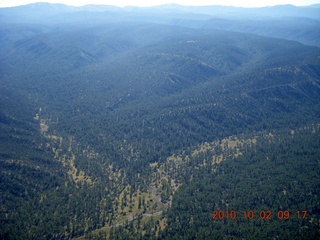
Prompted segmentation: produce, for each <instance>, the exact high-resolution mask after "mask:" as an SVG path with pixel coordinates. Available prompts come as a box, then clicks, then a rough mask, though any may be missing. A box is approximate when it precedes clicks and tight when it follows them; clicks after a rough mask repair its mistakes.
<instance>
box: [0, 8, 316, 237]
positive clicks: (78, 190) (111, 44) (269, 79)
mask: <svg viewBox="0 0 320 240" xmlns="http://www.w3.org/2000/svg"><path fill="white" fill-rule="evenodd" d="M28 7H32V6H28ZM28 7H27V8H24V7H21V9H20V10H19V9H15V8H14V9H11V10H8V9H4V10H3V9H1V11H0V12H1V14H2V16H5V18H6V22H3V23H1V26H0V31H1V33H2V34H3V35H1V40H0V41H1V43H2V44H1V45H0V53H1V54H0V55H1V57H0V66H1V67H0V68H1V71H0V83H1V84H0V128H1V129H0V130H1V136H0V138H1V146H0V167H1V173H0V178H1V184H0V191H1V199H0V204H1V205H0V213H1V216H0V217H1V223H0V224H1V228H0V236H1V238H13V239H32V238H37V239H70V238H75V237H79V236H84V235H86V236H91V237H93V235H90V234H92V231H94V230H96V229H100V230H101V231H102V232H104V234H105V235H104V236H105V238H106V237H110V238H123V239H128V238H130V237H131V238H132V237H133V238H148V239H150V238H153V239H156V238H161V236H162V237H170V238H171V237H176V238H188V237H189V238H195V237H197V236H199V237H201V238H205V233H204V232H205V231H206V230H208V231H209V232H210V233H215V234H217V235H219V236H222V235H224V236H228V237H229V236H230V237H234V238H235V237H236V236H235V234H234V233H230V232H228V230H227V229H226V228H225V227H224V226H222V224H216V225H217V226H216V227H214V226H211V225H210V223H211V222H207V223H206V219H207V220H208V221H209V220H210V221H211V219H210V218H211V216H210V213H209V214H207V213H208V211H209V210H208V208H206V207H207V206H209V205H210V203H209V200H208V199H207V198H206V200H205V201H204V202H203V204H202V205H201V206H202V207H200V208H199V206H198V203H196V202H194V201H199V202H200V200H199V199H200V198H201V197H203V196H204V195H205V196H208V197H210V198H211V193H209V192H210V191H211V190H217V191H218V190H219V191H223V192H225V194H227V195H228V196H229V195H230V194H231V193H230V191H231V190H232V189H233V188H232V187H230V186H233V185H232V184H235V182H234V181H235V180H234V179H237V182H239V192H241V191H242V190H243V191H247V188H246V185H247V184H248V181H249V180H248V181H246V179H245V177H243V176H244V175H245V172H247V171H251V170H254V169H259V171H260V170H261V171H262V172H266V171H267V170H268V168H266V167H265V165H268V164H273V165H272V166H274V165H275V162H273V160H274V158H275V159H277V158H276V157H275V153H279V154H282V153H283V152H284V153H283V158H281V159H280V160H281V161H282V162H283V163H284V166H286V167H288V169H291V168H294V169H295V170H296V169H297V168H298V166H304V167H305V168H306V169H307V171H308V172H310V176H308V175H306V174H301V175H299V176H301V177H302V176H303V177H305V183H306V184H307V185H308V188H307V189H310V188H314V189H315V193H314V194H315V195H314V198H312V199H313V200H312V204H313V205H315V204H317V203H316V200H315V199H316V195H317V194H318V190H319V189H318V188H317V181H316V180H315V179H314V176H315V175H316V173H317V171H318V165H316V164H314V163H315V162H314V161H315V159H316V158H315V157H314V156H316V153H317V151H318V148H317V143H318V142H317V141H316V139H317V137H318V135H319V134H318V129H316V130H314V131H313V130H310V129H313V128H314V126H318V123H319V118H320V105H319V103H320V78H319V76H320V62H319V61H320V58H319V56H320V49H319V48H318V47H311V46H306V45H303V44H301V43H298V42H293V41H288V40H284V39H277V38H269V37H263V36H258V35H255V34H248V33H239V32H234V31H236V29H235V27H234V26H232V27H231V28H230V29H229V30H232V31H224V30H214V29H204V28H201V26H202V25H203V24H205V23H207V22H206V21H208V20H209V19H211V18H212V16H213V15H210V14H209V13H208V12H206V13H205V12H203V11H205V9H202V10H201V9H197V11H198V10H199V11H200V10H201V11H200V12H196V10H192V11H191V10H190V9H189V10H188V8H187V10H186V9H184V8H182V7H180V6H162V7H159V8H160V10H157V8H150V9H144V8H142V9H140V8H138V9H136V8H132V9H131V8H130V9H121V10H119V9H118V8H116V9H110V8H109V7H106V9H105V10H104V11H98V10H97V8H96V7H95V6H87V7H84V8H83V9H82V8H80V9H78V8H76V9H74V8H69V7H66V6H61V5H50V4H49V5H48V4H40V5H34V6H33V7H34V8H35V9H40V8H38V7H41V8H44V9H47V10H48V12H50V14H51V15H50V17H48V19H46V20H44V19H43V18H42V16H41V14H39V15H38V16H36V18H37V19H38V20H39V19H43V21H42V22H41V24H40V22H38V23H37V24H35V22H37V21H38V20H37V19H32V18H28V10H27V9H28ZM34 8H32V11H33V10H34ZM167 8H168V9H167ZM175 8H177V9H178V10H174V9H175ZM284 8H286V7H284ZM289 8H291V7H289ZM81 9H82V10H84V9H85V11H82V10H81ZM212 9H216V8H212ZM80 10H81V11H80ZM232 10H235V9H232ZM238 10H239V9H238ZM273 10H274V9H273ZM296 10H297V11H298V12H300V10H301V9H300V8H297V9H296ZM10 11H18V12H19V11H25V12H24V13H25V17H27V18H28V21H24V22H21V20H19V19H18V18H17V19H15V20H14V21H15V22H14V21H13V20H10V19H9V18H8V17H7V16H6V15H5V13H6V12H7V13H8V12H10ZM158 11H159V12H158ZM188 11H191V12H192V14H189V13H188ZM228 11H230V9H229V8H228V9H226V12H227V13H225V16H226V15H228V14H229V13H228ZM239 11H240V10H239ZM261 11H262V10H261ZM263 11H267V10H266V9H264V10H263ZM312 11H315V10H314V9H312ZM43 12H44V13H45V12H46V11H45V10H43ZM258 12H259V11H258ZM175 13H176V14H175ZM240 13H241V11H240V12H239V15H241V14H240ZM208 14H209V15H208ZM212 14H213V13H212ZM265 14H271V15H272V14H274V13H272V11H271V12H268V11H267V13H265ZM277 14H279V13H277ZM299 14H300V13H299ZM61 16H64V18H61ZM67 16H70V18H69V19H68V20H64V19H65V18H66V17H67ZM84 16H85V17H84ZM135 16H138V17H139V18H138V19H135V20H133V18H134V17H135ZM182 16H183V18H184V19H182V18H180V17H182ZM82 17H84V18H82ZM238 17H239V16H238ZM88 19H91V20H90V21H87V20H88ZM110 19H112V21H111V20H110ZM177 19H180V20H181V21H180V20H179V21H176V20H177ZM185 19H186V21H185ZM294 19H295V20H294V21H296V19H297V18H294ZM97 20H100V21H97ZM213 21H216V20H213ZM230 21H231V22H232V21H234V19H231V20H230ZM312 21H313V23H312V24H314V23H315V22H316V20H312ZM289 22H291V20H288V22H286V23H285V25H286V24H288V25H290V24H289ZM306 22H309V19H308V20H306ZM160 23H161V24H160ZM165 23H166V24H165ZM186 23H192V25H191V26H185V25H186ZM233 23H234V22H233ZM264 23H265V24H266V25H267V24H269V23H270V19H269V20H266V22H264ZM246 24H247V22H246V21H243V22H241V23H240V25H241V26H248V25H246ZM312 24H311V25H312ZM231 25H232V24H231ZM240 25H239V26H240ZM220 26H222V25H220ZM301 26H302V25H301ZM301 26H299V25H297V26H296V27H297V29H300V30H301V31H303V30H302V29H301ZM225 28H228V26H224V27H223V29H225ZM232 28H233V29H232ZM239 28H240V27H239ZM285 28H286V27H285ZM262 29H263V27H262ZM275 29H278V27H277V26H275ZM312 29H313V27H311V28H310V29H309V30H310V31H312ZM309 30H308V31H309ZM250 31H251V30H250ZM261 31H262V30H261ZM261 31H260V30H258V31H256V32H255V33H257V34H258V33H259V32H260V33H261ZM263 31H264V30H263ZM276 31H278V30H276ZM289 32H292V31H291V30H290V31H289ZM272 33H274V30H272V31H270V32H269V33H268V34H272ZM278 36H279V35H278ZM275 37H277V36H275ZM310 38H312V39H313V41H316V38H315V36H314V35H310ZM306 126H309V128H310V129H309V128H308V127H306ZM310 126H313V127H310ZM304 128H308V131H305V132H304V131H303V129H304ZM301 129H302V130H301ZM300 130H301V131H300ZM309 130H310V131H309ZM292 131H294V132H297V134H296V135H294V134H291V133H292ZM270 132H273V133H274V135H275V136H277V137H274V138H273V139H272V140H270V139H269V140H270V141H269V140H268V137H265V135H266V134H268V133H270ZM288 132H289V133H290V134H291V135H292V139H291V138H290V136H291V135H290V134H289V135H288V134H287V133H288ZM298 133H299V134H298ZM256 135H257V136H260V139H262V140H261V142H259V143H258V145H257V146H256V147H252V146H248V145H246V144H244V143H246V142H247V140H243V141H235V140H233V141H231V142H232V144H233V145H234V146H237V145H238V147H239V151H240V148H241V152H242V154H243V156H242V157H241V156H240V155H241V154H240V153H239V152H238V150H235V147H233V150H232V149H228V148H224V147H223V144H222V143H224V142H225V141H229V142H230V138H231V137H230V136H233V137H234V136H237V137H238V138H240V137H241V136H249V137H248V138H254V136H256ZM288 136H289V137H288ZM295 137H297V139H295ZM312 139H313V140H312ZM278 140H279V141H278ZM291 140H292V141H291ZM300 140H301V141H303V143H302V144H301V145H300V146H299V144H297V143H298V142H299V141H300ZM268 141H269V142H268ZM310 141H312V144H311V143H310ZM206 142H210V143H212V144H211V145H215V144H216V145H215V146H216V148H215V150H214V151H217V152H215V153H214V154H215V155H216V156H215V157H216V158H215V159H216V160H217V161H218V163H220V162H221V161H225V163H223V164H221V167H219V168H216V166H215V169H216V170H215V169H211V167H212V164H209V163H206V161H207V160H208V158H206V157H203V155H201V154H200V155H197V154H196V153H197V152H202V151H203V150H201V149H203V146H207V145H208V144H207V143H206ZM209 145H210V144H209ZM201 146H202V147H201ZM199 148H200V150H199ZM283 149H284V150H283ZM312 149H315V150H312ZM273 150H275V151H274V152H273ZM203 152H204V153H205V155H206V154H207V155H208V156H209V155H210V154H211V155H212V152H210V151H209V150H208V151H207V152H206V151H203ZM193 153H194V154H193ZM303 153H305V158H306V159H310V161H311V163H312V164H313V168H312V167H310V166H309V165H308V166H306V165H305V162H303V161H304V159H305V158H303V157H301V156H302V155H303ZM265 154H267V155H268V156H269V155H270V156H271V157H272V158H271V157H270V159H271V160H270V159H266V158H264V157H261V156H267V155H265ZM231 156H233V157H238V158H237V159H236V161H235V162H232V159H230V158H232V157H231ZM291 158H296V159H297V161H296V162H295V163H294V165H290V162H289V160H288V159H291ZM182 159H184V160H183V161H182ZM188 159H189V160H190V159H191V160H190V161H189V160H188ZM203 159H207V160H205V161H204V160H203ZM254 159H256V160H254ZM269 160H270V161H269ZM306 161H308V160H306ZM181 166H182V168H180V167H181ZM230 166H231V167H230ZM236 169H238V170H236ZM283 169H284V168H283V167H281V168H279V171H280V170H281V171H283ZM213 170H214V171H217V172H218V173H219V174H213V175H212V171H213ZM257 171H258V170H257ZM232 174H238V176H239V178H237V177H233V178H232V177H230V176H232ZM240 175H241V177H240ZM295 175H298V174H296V173H295V172H294V171H293V172H292V173H291V172H290V174H289V173H288V174H285V175H284V176H287V177H288V179H289V180H288V181H291V180H292V178H293V176H295ZM201 176H203V177H201ZM263 176H265V177H266V179H267V180H266V184H267V185H268V184H270V185H271V186H270V195H269V198H272V201H270V208H272V209H277V208H279V207H280V206H279V204H278V202H277V201H278V200H279V199H278V198H277V196H276V193H275V191H278V189H277V187H276V184H273V183H275V182H277V181H278V180H277V179H279V178H280V176H279V174H278V173H277V169H276V168H275V169H272V171H270V172H269V173H265V175H263ZM228 179H230V180H228ZM238 180H239V181H238ZM251 180H252V181H251V182H250V181H249V183H250V184H252V185H255V184H256V183H257V182H256V181H258V180H259V179H256V180H255V179H251ZM261 181H262V180H260V182H261ZM209 183H210V184H212V186H211V185H209ZM216 183H217V184H216ZM287 183H288V184H289V185H290V184H291V183H289V182H287ZM223 184H225V185H226V187H225V188H226V189H225V190H221V188H223V186H224V185H223ZM259 184H260V183H259ZM290 186H291V185H290ZM309 186H310V187H309ZM292 187H293V188H294V189H295V190H294V191H295V192H297V191H299V189H300V190H301V188H302V185H297V186H296V185H295V186H292ZM196 189H202V190H201V191H200V192H197V190H196ZM255 189H256V190H257V191H259V188H258V187H257V188H255ZM304 190H305V191H309V190H306V189H304ZM304 190H303V191H304ZM257 191H256V192H255V193H254V194H255V196H256V195H257V194H258V193H257ZM186 193H190V195H188V194H186ZM237 193H238V192H237ZM304 193H305V194H307V193H306V192H304ZM223 194H224V193H223ZM186 195H188V196H186ZM238 195H239V194H238ZM312 196H313V195H312ZM238 197H239V196H234V197H232V198H230V201H231V202H230V203H232V204H234V206H235V207H237V208H238V209H239V210H241V209H240V208H241V207H242V205H239V204H238V203H239V201H240V200H239V198H238ZM184 199H190V201H191V202H192V204H193V205H190V207H191V208H192V211H194V216H195V218H194V225H193V224H191V222H192V221H193V220H192V221H191V220H190V217H192V216H191V215H189V216H188V214H187V212H188V211H189V210H190V209H189V208H188V207H187V206H185V202H184ZM212 199H214V200H215V203H217V204H218V205H217V206H220V207H221V208H222V207H223V206H224V205H219V201H220V202H221V201H222V200H223V201H225V199H224V198H221V197H220V196H219V195H215V196H212ZM266 199H267V197H266ZM295 199H296V201H297V202H298V203H295V202H294V199H293V200H292V201H291V200H290V201H289V200H286V201H287V202H286V203H288V201H289V202H290V203H292V204H293V206H296V207H297V208H298V207H299V208H300V206H302V205H303V204H305V205H306V206H308V209H309V208H312V206H313V205H312V204H310V203H308V202H306V201H304V200H303V199H301V198H300V197H298V198H295ZM260 200H261V199H259V201H258V200H257V201H256V202H255V203H254V204H256V205H250V204H249V203H250V201H249V200H248V198H247V199H246V200H245V202H248V204H249V205H247V206H246V207H247V208H248V210H249V208H250V207H254V206H255V207H256V209H255V210H257V211H258V210H261V209H260V208H261V207H262V206H263V205H261V204H262V203H263V202H262V200H261V201H260ZM240 202H241V201H240ZM252 204H253V203H252ZM281 204H282V203H281ZM311 205H312V206H311ZM171 206H172V208H171V209H170V207H171ZM210 206H211V205H210ZM181 208H183V209H181ZM281 209H282V208H281ZM180 210H181V211H180ZM211 210H213V209H211ZM242 210H244V209H242ZM295 210H299V209H295ZM177 211H180V213H181V219H179V222H181V224H183V225H181V226H180V225H179V224H180V223H179V222H178V221H176V220H177V219H176V218H175V215H176V212H177ZM190 211H191V210H190ZM192 211H191V212H192ZM314 211H315V212H316V210H314ZM166 212H167V213H168V214H167V213H166ZM30 213H32V214H30ZM176 216H178V215H176ZM179 216H180V215H179ZM207 217H208V218H207ZM149 218H150V221H149V220H147V219H149ZM155 219H156V220H155ZM311 220H312V219H310V218H308V221H311ZM158 221H159V222H158ZM129 222H130V224H131V225H129ZM165 223H167V225H166V224H165ZM202 223H203V224H202ZM190 224H191V225H190ZM230 224H231V223H230ZM257 224H260V223H256V222H255V223H253V224H251V225H250V226H249V227H248V226H247V227H246V226H245V225H242V224H238V223H234V224H233V223H232V224H231V225H232V226H241V228H243V229H244V230H243V231H244V232H250V233H251V232H252V233H255V234H261V232H259V231H257V230H255V229H257ZM273 224H275V222H272V223H270V225H266V226H268V229H269V227H270V228H271V227H272V226H273ZM297 224H298V222H297V221H294V223H293V224H292V225H290V228H291V227H295V226H297ZM121 226H129V227H127V228H126V229H123V228H121ZM165 226H167V227H165ZM188 226H189V227H190V229H189V230H187V229H188ZM281 226H285V224H284V225H281ZM303 226H305V227H310V228H311V227H312V229H313V227H315V225H312V224H308V223H305V222H303ZM196 227H197V228H202V230H200V231H199V235H197V234H198V233H197V231H196V230H195V228H196ZM249 228H252V229H251V230H250V229H249ZM179 229H180V230H179ZM219 229H220V230H219ZM284 231H285V230H284ZM265 233H266V234H267V235H268V234H269V235H272V232H271V231H269V230H266V232H265ZM314 233H317V232H316V231H313V230H312V233H310V234H311V235H310V236H313V235H312V234H314ZM279 234H281V229H280V228H277V233H276V234H273V235H272V236H273V237H276V236H277V235H279ZM302 234H304V232H303V233H302ZM284 235H285V236H289V235H288V234H287V235H286V234H284ZM242 236H246V237H247V236H248V234H247V235H246V234H243V235H242ZM261 236H266V235H261ZM100 238H102V237H100Z"/></svg>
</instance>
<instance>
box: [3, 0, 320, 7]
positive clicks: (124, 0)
mask: <svg viewBox="0 0 320 240" xmlns="http://www.w3.org/2000/svg"><path fill="white" fill-rule="evenodd" d="M34 2H51V3H64V4H67V5H71V6H83V5H86V4H105V5H115V6H155V5H161V4H167V3H176V4H181V5H193V6H197V5H224V6H237V7H263V6H273V5H279V4H293V5H296V6H303V5H311V4H315V3H320V0H253V1H252V0H250V1H248V0H247V1H243V0H131V1H130V0H38V1H37V0H0V7H11V6H18V5H25V4H28V3H34Z"/></svg>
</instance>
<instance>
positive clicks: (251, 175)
mask: <svg viewBox="0 0 320 240" xmlns="http://www.w3.org/2000/svg"><path fill="white" fill-rule="evenodd" d="M311 131H313V130H312V129H305V130H299V131H298V133H296V134H295V135H294V136H292V135H290V134H286V133H283V132H282V133H278V134H277V135H274V136H273V138H272V140H271V141H270V137H266V136H264V135H258V138H257V139H258V142H257V144H256V145H255V146H254V148H248V149H247V151H246V152H244V154H243V155H242V156H240V157H237V158H234V159H229V160H227V161H225V162H223V163H221V164H220V165H219V166H218V169H217V172H216V173H213V172H212V171H211V169H212V166H210V165H208V166H207V167H204V168H201V169H199V170H194V169H190V172H191V173H193V178H192V180H189V181H187V182H185V183H184V184H183V185H182V187H181V188H180V189H179V191H178V192H177V193H176V195H175V196H174V201H173V204H172V208H171V209H170V210H169V212H168V219H169V220H168V228H167V229H166V230H165V231H164V232H163V235H162V237H164V238H170V239H195V238H196V239H207V238H208V237H209V238H219V239H239V238H245V239H257V238H260V239H261V238H262V239H268V238H274V237H278V238H280V239H316V237H317V236H319V228H318V224H319V222H318V218H319V213H317V212H315V211H314V209H315V208H316V206H318V205H319V194H320V192H319V184H320V182H319V177H318V176H319V174H320V168H319V163H318V156H319V154H320V152H319V144H320V142H319V139H320V138H319V130H317V131H316V132H313V133H311ZM191 161H192V159H191ZM213 210H223V211H226V210H229V211H231V210H235V211H236V212H237V216H238V217H239V218H237V219H235V220H232V219H230V218H229V219H226V218H223V219H221V220H213V219H212V216H213V214H212V211H213ZM249 210H253V211H254V212H255V214H256V216H258V215H259V213H260V211H261V210H271V211H272V213H273V214H272V217H271V220H261V219H252V220H249V219H248V218H247V219H244V217H243V211H247V212H248V211H249ZM279 210H289V211H290V212H291V217H290V218H289V219H287V220H283V219H282V220H280V219H278V217H277V213H278V211H279ZM298 210H307V211H308V215H307V218H306V219H298V217H297V214H296V212H297V211H298Z"/></svg>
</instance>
